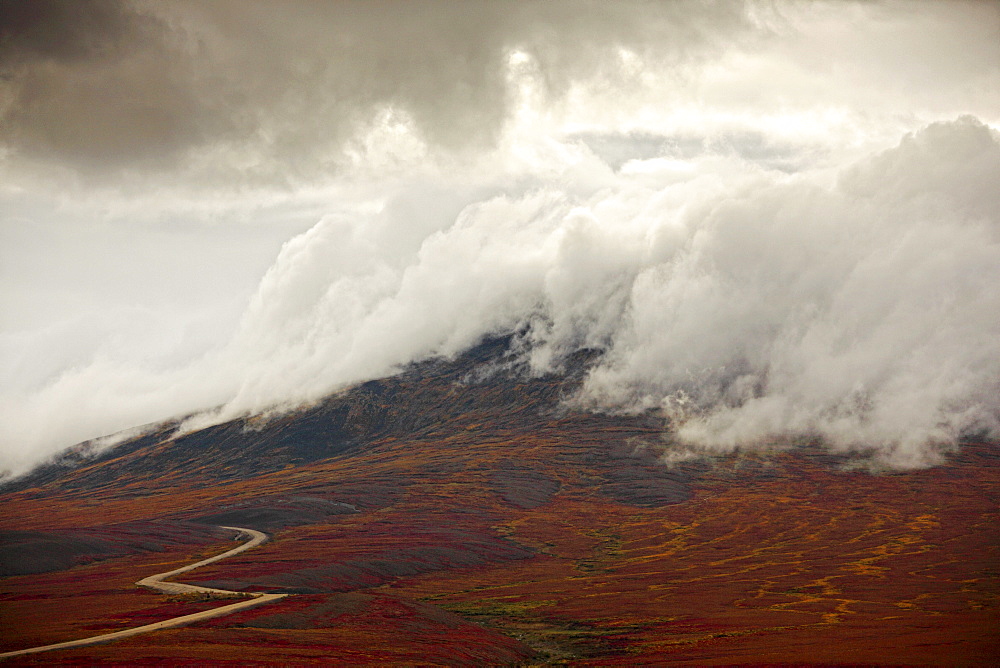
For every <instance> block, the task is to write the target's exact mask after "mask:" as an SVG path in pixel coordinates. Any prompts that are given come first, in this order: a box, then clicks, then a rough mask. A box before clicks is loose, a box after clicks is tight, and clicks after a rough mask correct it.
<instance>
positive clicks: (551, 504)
mask: <svg viewBox="0 0 1000 668" xmlns="http://www.w3.org/2000/svg"><path fill="white" fill-rule="evenodd" d="M506 343H507V342H506V340H505V339H495V340H488V341H486V342H484V343H482V344H481V345H479V346H478V347H476V348H474V349H472V350H471V351H469V352H467V353H465V354H464V355H462V356H460V357H458V358H457V359H454V360H435V361H431V362H424V363H421V364H416V365H412V366H410V367H408V368H407V369H405V370H404V371H403V372H402V373H400V374H399V375H397V376H393V377H390V378H385V379H382V380H377V381H371V382H368V383H364V384H362V385H359V386H357V387H354V388H351V389H348V390H346V391H344V392H341V393H339V394H336V395H334V396H331V397H329V398H327V399H325V400H322V401H320V402H318V403H315V404H313V405H310V406H306V407H302V408H299V409H297V410H295V411H292V412H290V413H285V414H282V415H276V416H270V417H261V416H258V417H250V418H242V419H239V420H235V421H232V422H228V423H225V424H221V425H216V426H212V427H208V428H205V429H202V430H199V431H195V432H191V433H186V434H178V433H177V432H176V430H175V428H176V426H177V425H176V423H164V424H162V425H159V426H157V427H155V428H152V429H151V430H150V431H148V432H147V433H145V434H143V435H141V436H138V437H135V438H133V439H131V440H128V441H126V442H123V443H121V444H119V445H118V446H116V447H114V448H111V449H107V450H103V451H98V450H96V449H95V448H94V447H93V446H92V445H88V444H82V445H81V446H79V447H77V448H76V449H74V450H71V451H68V452H67V453H65V454H64V455H62V456H61V457H60V458H59V459H57V460H55V461H53V462H51V463H50V464H48V465H46V466H45V467H42V468H41V469H39V470H37V471H35V472H34V473H32V474H30V475H28V476H27V477H25V478H22V479H20V480H15V481H11V482H8V483H7V484H6V485H5V487H3V488H2V490H0V492H2V495H0V503H2V507H3V513H2V514H0V530H2V534H0V535H2V538H3V543H2V551H0V556H2V562H0V567H2V569H3V570H2V573H0V574H2V575H3V577H2V578H0V611H2V619H3V622H2V623H0V651H12V650H18V649H23V648H27V647H33V646H38V645H45V644H49V643H57V642H63V641H66V640H73V639H76V638H82V637H87V636H93V635H98V634H101V633H108V632H112V631H117V630H122V629H125V628H130V627H134V626H141V625H143V624H148V623H151V622H155V621H158V620H161V619H168V618H171V617H176V616H180V615H186V614H190V613H192V612H197V611H200V610H205V609H209V608H212V607H218V606H222V605H226V604H227V603H231V602H232V601H227V600H225V599H224V598H216V597H213V596H207V595H168V594H164V593H160V592H156V591H152V590H149V589H146V588H142V587H137V586H136V585H135V583H136V582H137V581H139V580H141V579H142V578H144V577H147V576H149V575H151V574H154V573H160V572H164V571H169V570H171V569H174V568H178V567H181V566H183V565H185V564H188V563H191V562H194V561H198V560H201V559H205V558H207V557H211V556H213V555H215V554H221V553H223V552H225V551H228V550H230V549H232V548H233V537H234V536H233V531H232V530H227V529H223V528H220V526H236V527H249V528H253V529H257V530H260V531H264V532H266V533H268V534H269V535H270V540H269V542H267V543H264V544H263V545H260V546H257V547H255V548H254V549H251V550H247V551H245V552H242V553H239V554H236V555H233V556H231V557H229V558H227V559H224V560H221V561H218V562H215V563H212V564H208V565H205V566H203V567H201V568H198V569H196V570H193V571H190V572H188V573H185V574H182V575H179V576H177V577H175V578H173V579H174V580H175V581H178V582H188V583H191V584H197V585H200V586H203V587H208V588H215V589H220V590H229V591H235V592H246V593H254V592H272V593H286V594H291V595H290V596H287V597H285V598H282V599H280V600H276V601H273V602H269V603H267V604H265V605H260V606H257V607H254V608H251V609H247V610H242V611H238V612H235V613H233V614H231V615H227V616H224V617H219V618H216V619H212V620H208V621H204V622H200V623H195V624H192V625H189V626H185V627H182V628H174V629H166V630H161V631H155V632H152V633H148V634H144V635H139V636H134V637H131V638H126V639H122V640H118V641H116V642H111V643H106V644H100V645H94V646H89V647H81V648H75V649H66V650H59V651H53V652H46V653H40V654H34V655H30V656H24V657H19V658H18V659H17V661H18V662H20V664H24V665H30V664H34V663H40V664H45V663H50V664H62V665H66V664H70V665H72V664H101V665H115V664H122V665H124V664H128V665H135V664H140V665H141V664H177V663H188V664H191V663H197V664H219V665H224V664H232V665H239V664H246V663H264V664H266V663H274V664H283V665H289V664H292V665H295V664H309V663H320V664H326V665H331V664H332V665H337V664H339V665H561V664H569V665H594V666H597V665H666V664H670V665H673V664H676V665H713V664H725V665H734V664H735V665H740V664H750V665H762V664H764V665H768V664H791V665H803V664H807V665H809V664H812V665H873V664H876V665H877V664H883V665H988V664H990V663H992V662H993V661H995V660H996V657H997V656H1000V642H998V637H1000V634H998V633H997V628H998V605H997V603H998V593H1000V588H998V576H1000V562H998V555H1000V546H998V540H997V538H998V536H997V531H996V527H997V526H998V525H1000V509H998V504H997V489H998V484H997V483H998V480H1000V457H998V455H997V454H996V453H997V450H996V444H991V443H984V442H972V441H970V442H965V443H963V444H961V447H959V448H958V449H956V450H954V451H952V452H949V453H948V454H946V456H945V461H944V462H943V463H942V464H940V465H938V466H934V467H930V468H925V469H918V470H907V471H894V470H886V469H880V468H878V467H877V466H875V465H873V464H872V463H871V462H870V461H869V460H868V459H866V456H865V453H863V452H853V453H848V452H836V451H832V450H830V449H829V448H828V447H826V446H825V445H824V444H823V443H821V442H815V441H802V442H794V443H792V442H788V443H784V442H778V443H771V444H762V445H760V446H759V447H754V448H744V449H737V450H734V451H731V452H725V453H700V454H699V455H698V456H687V457H683V458H681V457H674V458H668V457H665V455H667V454H669V453H671V452H674V450H675V448H676V447H677V446H676V444H675V443H674V442H673V439H672V436H671V431H670V426H669V424H665V423H664V420H663V418H662V417H659V416H656V415H652V414H597V413H591V412H585V411H582V410H580V409H578V408H575V407H574V404H573V403H572V402H570V401H567V397H571V396H572V394H573V391H574V389H575V388H576V387H577V385H578V383H579V382H580V380H581V378H582V376H583V374H584V373H585V372H586V369H587V367H588V364H589V363H590V361H591V358H592V356H591V355H590V354H588V353H580V354H578V355H577V356H576V357H575V358H573V359H571V360H570V361H569V362H568V363H567V366H566V368H565V370H564V373H560V374H557V375H549V376H542V377H533V376H531V375H530V374H529V373H526V371H525V370H524V369H522V368H519V367H518V365H517V364H516V363H507V362H506V361H505V360H508V358H507V357H506V355H507V348H506Z"/></svg>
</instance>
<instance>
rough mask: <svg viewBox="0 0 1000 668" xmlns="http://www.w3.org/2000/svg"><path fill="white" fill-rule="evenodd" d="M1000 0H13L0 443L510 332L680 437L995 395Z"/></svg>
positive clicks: (2, 252)
mask: <svg viewBox="0 0 1000 668" xmlns="http://www.w3.org/2000/svg"><path fill="white" fill-rule="evenodd" d="M998 129H1000V4H998V3H995V2H987V1H984V2H929V1H927V2H856V3H850V2H780V1H779V2H747V3H740V2H729V1H726V2H683V1H680V2H649V3H644V2H603V1H601V2H598V1H595V2H558V1H546V2H509V3H507V2H503V3H501V2H471V1H470V2H419V1H410V2H330V3H318V2H292V1H283V2H277V1H275V2H254V1H250V2H247V1H242V0H241V1H239V2H237V1H235V0H234V1H232V2H227V1H216V2H211V3H205V2H183V1H175V2H142V1H136V2H104V1H93V0H91V1H84V0H79V1H75V2H61V1H54V0H33V1H32V2H20V1H17V0H0V470H3V469H6V470H9V471H12V472H15V473H16V472H21V471H23V470H25V469H26V468H27V467H29V466H31V465H33V464H35V463H38V462H39V461H42V460H44V459H45V458H46V457H48V456H51V455H52V454H53V453H55V452H57V451H58V450H60V449H61V448H64V447H66V446H69V445H72V444H73V443H76V442H79V441H81V440H84V439H88V438H93V437H97V436H100V435H104V434H109V433H112V432H116V431H118V430H122V429H126V428H129V427H134V426H136V425H141V424H144V423H149V422H153V421H157V420H161V419H164V418H168V417H172V416H177V415H185V414H189V413H192V412H196V411H203V410H206V409H210V408H213V407H221V408H219V409H217V410H213V412H211V413H209V414H202V415H201V416H200V417H198V418H196V419H195V420H194V421H193V422H191V423H190V424H189V426H194V425H196V424H205V423H207V422H210V421H212V420H219V419H225V418H227V417H231V416H235V415H240V414H243V413H245V412H247V411H260V410H266V409H269V408H272V407H274V406H282V407H287V406H290V405H294V404H295V403H297V402H301V401H303V400H309V399H314V398H317V397H320V396H322V395H324V394H325V393H328V392H330V391H332V390H335V389H337V388H339V387H343V386H344V385H346V384H349V383H352V382H357V381H359V380H364V379H367V378H371V377H375V376H379V375H383V374H386V373H391V372H392V371H393V370H394V369H396V368H398V367H399V365H402V364H405V363H406V362H408V361H412V360H414V359H420V358H423V357H427V356H430V355H435V354H453V353H455V352H457V351H459V350H461V349H462V348H464V347H466V346H468V345H471V344H473V343H475V342H476V341H477V340H478V339H479V338H480V337H481V336H483V335H485V334H487V333H490V332H502V331H510V330H513V329H517V328H521V329H523V328H524V326H525V325H526V324H529V323H530V327H528V329H527V332H528V333H527V334H526V335H525V337H526V340H525V344H526V345H525V350H526V351H528V352H527V353H526V354H528V355H530V361H531V364H532V365H533V368H534V369H535V370H536V371H539V372H540V371H544V370H551V369H558V366H559V363H560V360H561V359H562V357H563V356H564V355H565V354H566V353H568V352H570V351H572V350H574V349H576V348H577V347H579V346H583V345H593V346H599V347H601V348H603V349H604V350H606V351H607V354H606V356H605V359H604V362H603V363H602V364H601V365H600V366H599V367H598V368H597V369H596V370H595V371H594V373H593V374H592V375H591V377H590V378H589V379H588V382H587V384H586V386H585V388H584V391H583V392H582V393H581V395H580V396H579V397H577V398H576V400H577V401H579V402H581V404H582V405H587V406H592V407H595V408H600V409H608V408H614V409H621V410H647V409H649V410H656V411H659V412H662V413H663V414H664V415H665V416H666V417H669V418H671V419H673V420H675V422H676V424H677V425H679V428H680V434H681V437H682V440H683V441H684V442H686V443H688V444H689V445H690V446H691V447H707V448H731V447H735V446H752V445H757V444H761V443H764V444H766V443H771V442H775V441H777V440H781V439H788V438H790V437H799V436H820V437H821V438H822V439H824V440H825V441H826V442H827V443H829V444H830V445H831V447H840V448H858V447H861V448H875V451H876V453H877V455H878V456H879V457H880V458H882V459H883V460H884V461H886V462H888V463H890V464H894V465H899V466H918V465H923V464H926V463H932V462H933V461H935V458H936V456H937V453H938V452H939V451H940V450H941V449H942V448H947V447H950V446H951V445H952V444H954V443H955V442H956V441H957V439H958V438H959V437H960V436H961V435H963V434H968V433H992V434H994V435H995V434H997V433H998V431H997V425H998V420H1000V417H998V416H1000V406H998V400H997V397H998V396H1000V392H998V391H1000V322H998V318H997V317H996V315H995V314H996V313H1000V302H998V300H1000V297H998V295H1000V289H998V288H1000V196H998V194H997V191H998V190H1000V189H998V188H997V186H996V184H997V183H1000V140H998V134H997V131H998Z"/></svg>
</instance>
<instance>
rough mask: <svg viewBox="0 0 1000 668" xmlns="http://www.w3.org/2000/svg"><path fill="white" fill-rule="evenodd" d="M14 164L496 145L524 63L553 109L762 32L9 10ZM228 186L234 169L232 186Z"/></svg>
mask: <svg viewBox="0 0 1000 668" xmlns="http://www.w3.org/2000/svg"><path fill="white" fill-rule="evenodd" d="M0 14H2V15H3V16H4V19H3V26H2V28H0V30H2V35H3V37H2V40H0V63H2V65H0V67H2V77H3V78H2V80H0V99H2V103H0V104H2V107H0V123H2V125H3V127H4V128H5V130H4V133H3V136H2V142H3V144H4V145H5V146H6V148H7V149H11V150H13V151H14V152H15V154H17V155H20V156H21V157H22V158H27V159H41V160H44V161H49V162H56V163H60V164H64V165H69V166H71V167H73V168H76V169H77V170H80V171H82V172H96V173H99V172H108V171H110V172H114V171H117V170H120V169H122V168H136V167H138V168H143V169H146V168H163V167H170V168H177V167H178V166H179V165H181V164H187V165H190V164H192V163H198V164H205V163H206V161H207V162H208V163H211V164H213V165H214V169H217V170H219V171H220V172H225V174H224V176H226V177H227V178H232V177H233V176H237V175H239V176H241V178H242V177H246V176H247V175H248V174H254V173H257V174H260V175H263V176H265V177H267V178H270V177H271V176H273V173H282V174H285V175H290V176H291V177H292V178H294V176H295V175H296V174H297V173H299V174H308V173H310V171H312V170H314V169H315V168H316V166H317V165H318V164H320V163H322V162H323V161H329V160H330V159H331V158H330V156H331V155H335V154H336V152H337V150H338V149H339V148H340V147H341V145H342V143H343V141H345V140H346V139H347V138H349V137H351V136H352V135H353V134H354V132H355V131H356V130H357V129H358V128H359V127H363V126H365V125H366V124H370V123H371V122H372V119H373V118H375V117H376V115H377V113H378V112H379V111H380V110H384V109H387V108H394V109H397V110H399V111H402V112H405V114H406V115H407V116H408V117H409V118H410V119H411V120H412V122H413V123H414V124H415V126H416V128H417V129H418V130H419V132H420V133H421V135H422V136H423V137H424V138H425V139H426V140H427V141H429V142H431V143H432V144H434V145H438V146H444V147H447V148H451V149H456V148H462V147H469V146H479V147H482V146H483V145H487V144H489V142H491V141H492V140H493V139H494V138H495V136H496V133H497V132H498V131H499V129H500V128H501V126H502V123H503V121H504V119H505V118H506V117H507V115H508V112H509V110H510V103H511V100H510V95H509V91H508V88H507V83H506V79H505V77H506V72H507V58H508V55H509V53H510V51H511V50H512V49H520V50H523V51H525V52H526V53H530V54H531V55H532V57H533V58H534V60H535V62H536V63H537V65H538V68H539V71H540V74H541V77H542V78H543V80H544V84H545V87H546V90H547V91H548V93H549V94H550V95H553V96H559V95H562V94H563V93H564V92H565V91H566V90H567V89H568V88H569V86H570V85H571V84H572V82H574V81H578V80H581V79H584V78H593V77H620V76H621V72H620V62H619V59H618V58H617V54H618V50H619V49H621V48H626V49H629V50H630V51H632V52H634V53H636V54H638V55H639V56H640V57H643V58H646V59H648V60H649V61H650V62H653V61H656V59H660V60H661V61H663V62H667V61H669V62H670V63H671V64H673V65H677V64H678V63H683V62H686V61H689V60H691V59H694V58H696V57H697V56H698V54H704V53H705V52H707V51H711V50H712V49H713V48H716V47H717V48H721V47H722V46H724V45H725V46H729V45H731V44H732V41H733V39H734V38H735V37H737V36H738V35H744V34H749V31H750V28H751V22H750V20H749V19H748V16H747V13H746V11H745V8H744V7H743V5H742V4H741V3H729V2H727V3H689V2H672V3H659V2H649V3H646V2H636V3H632V2H629V3H605V2H552V1H546V2H518V3H496V2H478V1H469V2H451V3H439V2H388V1H387V2H334V3H316V2H227V1H222V2H212V3H196V2H190V3H187V2H179V3H170V4H159V3H149V4H146V3H140V2H107V1H103V0H90V1H86V2H59V1H56V0H43V1H40V2H17V1H15V0H4V1H3V3H2V11H0ZM226 170H228V171H226Z"/></svg>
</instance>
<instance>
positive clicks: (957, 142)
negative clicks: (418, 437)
mask: <svg viewBox="0 0 1000 668" xmlns="http://www.w3.org/2000/svg"><path fill="white" fill-rule="evenodd" d="M664 146H667V144H664ZM557 148H558V150H560V151H563V152H565V153H569V154H571V156H572V159H570V160H567V161H564V162H566V164H571V165H572V168H568V169H563V170H560V171H556V172H544V171H536V172H534V173H532V174H529V175H527V176H523V177H519V178H510V177H504V178H502V177H496V178H493V179H492V180H489V179H484V180H481V181H475V180H474V179H472V178H462V177H459V176H455V175H452V176H448V177H441V178H440V179H438V180H437V181H429V180H428V181H425V182H418V183H410V184H408V185H406V186H405V187H399V188H398V189H397V190H396V191H395V194H394V195H393V197H392V198H391V199H389V200H388V201H387V202H386V203H384V205H380V206H371V207H367V208H365V207H357V208H355V209H342V210H340V212H338V213H336V214H330V215H327V216H325V217H324V218H322V219H321V220H320V221H319V222H318V223H316V225H315V226H313V227H312V228H311V229H309V230H308V231H307V232H305V233H303V234H301V235H299V236H297V237H295V238H293V239H291V240H290V241H288V242H287V243H286V244H285V245H284V247H283V248H282V250H281V252H280V254H279V255H278V257H277V259H276V260H275V262H274V263H273V265H272V266H271V267H270V269H269V270H268V271H267V273H266V274H265V275H264V277H263V279H262V280H261V281H260V284H259V286H258V288H257V290H256V293H255V294H254V295H253V297H252V298H251V300H250V302H249V304H248V305H247V306H246V308H245V310H244V312H243V314H242V317H241V318H240V320H239V322H238V324H236V325H235V326H233V327H232V328H231V329H226V330H224V331H220V333H219V336H218V337H217V341H216V342H215V343H214V344H213V345H211V346H206V347H205V348H204V350H203V351H202V352H201V353H199V354H198V355H195V356H188V357H186V358H183V359H181V360H180V361H178V360H176V359H174V358H171V357H169V356H168V355H163V356H161V357H159V358H157V359H156V360H153V361H149V360H145V361H142V362H141V363H140V362H135V361H128V360H127V359H125V358H120V357H119V358H115V357H114V356H99V357H97V358H94V359H90V360H88V361H86V363H83V364H80V365H77V366H75V367H73V368H70V369H68V370H66V371H65V372H63V373H60V374H58V375H56V376H54V377H52V378H51V379H49V380H47V381H46V382H45V383H42V384H39V385H36V386H33V387H31V388H28V389H23V390H22V391H20V392H19V393H16V394H13V395H11V396H9V397H7V398H6V400H5V405H4V407H3V409H2V417H3V420H2V422H3V423H4V427H3V429H4V432H5V435H4V437H3V440H4V441H5V442H6V443H7V444H8V445H6V446H5V448H6V449H7V450H8V452H5V453H4V458H5V461H4V462H0V464H3V465H5V466H7V467H8V468H9V469H11V470H12V471H15V472H20V471H23V470H25V469H26V468H27V467H29V466H30V465H32V464H35V463H37V462H38V461H39V460H40V459H41V458H42V457H44V456H48V455H51V454H52V453H53V452H55V451H56V450H57V449H58V448H59V447H65V446H66V445H69V444H71V443H72V442H74V441H77V440H82V439H84V438H89V437H94V436H97V435H99V434H101V433H107V432H110V431H114V430H116V429H121V428H125V427H128V426H132V425H135V424H140V423H143V422H149V421H153V420H157V419H163V418H167V417H169V416H174V415H180V414H184V413H187V412H190V411H195V410H203V409H205V408H206V407H210V406H221V408H217V409H213V410H212V411H210V412H209V413H202V414H200V415H199V416H198V417H196V418H193V419H192V420H191V421H189V423H188V427H189V428H190V427H194V426H197V425H201V424H207V423H210V422H214V421H219V420H222V419H227V418H230V417H234V416H237V415H241V414H245V413H248V412H258V411H263V410H268V409H272V408H274V407H275V406H278V407H288V406H294V405H296V404H297V403H301V402H303V401H308V400H311V399H315V398H318V397H321V396H323V395H325V394H327V393H330V392H332V391H335V390H337V389H338V388H342V387H344V386H346V385H349V384H352V383H355V382H358V381H362V380H366V379H370V378H373V377H378V376H382V375H386V374H390V373H393V372H394V371H395V370H397V369H399V368H400V367H401V366H403V365H405V364H407V363H409V362H412V361H415V360H420V359H425V358H428V357H433V356H440V355H443V356H449V355H454V354H457V353H458V352H460V351H462V350H463V349H465V348H467V347H469V346H471V345H474V344H475V343H476V342H477V341H479V340H481V339H482V337H484V336H487V335H490V334H496V333H504V332H513V331H520V332H524V334H523V341H522V342H523V343H524V346H523V350H524V351H525V352H524V354H525V355H526V356H527V357H528V358H529V361H530V367H531V369H532V370H533V372H535V373H546V372H558V371H559V369H560V365H561V364H562V362H563V360H564V359H565V358H566V356H567V355H569V354H570V353H572V352H573V351H575V350H579V349H580V348H584V347H587V348H597V349H600V350H602V351H604V353H603V357H602V358H601V360H600V362H599V363H598V364H597V365H596V366H595V367H594V368H593V369H592V370H591V372H590V374H589V375H588V377H587V379H586V381H585V383H584V385H583V387H582V390H581V392H580V395H579V396H577V397H575V398H573V399H572V401H574V402H576V403H577V404H578V405H581V406H584V407H587V408H589V409H592V410H614V411H654V412H658V413H659V414H662V415H663V417H664V419H665V420H669V421H670V422H671V424H672V425H673V428H674V429H675V430H676V438H677V440H679V441H680V442H681V443H686V444H688V445H690V446H692V447H697V448H708V449H716V448H717V449H732V448H736V447H756V446H762V445H770V444H781V443H787V442H792V441H795V440H799V439H819V440H821V441H822V442H823V443H825V444H827V445H828V446H829V447H833V448H840V449H865V450H869V449H870V450H872V451H873V452H874V454H875V455H876V457H878V458H879V459H880V460H882V461H884V462H885V463H887V464H889V465H891V466H898V467H912V466H923V465H928V464H932V463H934V462H935V461H937V458H938V455H939V453H940V452H941V451H942V450H943V449H947V448H949V447H952V446H954V445H955V444H956V443H957V442H958V440H959V439H960V438H961V437H962V436H964V435H972V434H975V435H984V434H985V435H987V436H992V437H996V436H998V435H1000V289H998V287H1000V188H998V187H997V184H1000V137H998V135H997V133H996V132H995V131H993V130H991V129H990V128H989V127H988V126H986V125H984V124H982V123H980V122H979V121H977V120H975V119H974V118H971V117H963V118H959V119H957V120H955V121H953V122H943V123H935V124H932V125H930V126H928V127H925V128H924V129H922V130H920V131H919V132H916V133H912V134H909V135H907V136H905V137H903V138H902V140H901V141H900V142H899V144H898V146H895V147H893V148H890V149H888V150H885V151H884V152H880V153H877V154H874V155H871V156H869V157H867V158H865V159H862V160H861V161H858V162H852V163H851V164H848V165H839V166H834V167H825V168H822V169H813V170H803V171H795V169H794V168H791V167H789V166H788V164H785V163H783V164H781V165H778V166H775V164H774V163H773V160H772V158H773V156H771V157H768V156H765V158H766V159H760V158H757V159H755V158H754V157H753V156H750V157H748V156H747V155H746V154H745V152H744V153H743V154H741V152H740V151H739V150H733V149H732V147H729V149H728V150H725V151H709V150H705V151H702V152H700V153H698V152H694V154H691V155H688V154H685V155H681V154H678V153H674V154H672V153H671V151H670V150H669V147H668V148H663V149H662V150H658V151H656V152H654V153H655V155H654V156H653V157H648V158H646V159H633V160H625V161H619V163H618V164H615V165H614V168H613V167H612V166H609V163H610V162H611V161H605V160H602V159H601V158H600V157H599V156H598V154H597V152H595V150H592V148H591V147H590V146H588V144H587V143H586V142H585V140H581V139H579V138H575V139H574V138H570V139H567V140H566V142H565V143H564V144H563V145H561V146H559V147H557ZM737 148H738V147H737ZM553 150H555V149H553ZM769 160H772V161H771V162H768V161H769Z"/></svg>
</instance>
